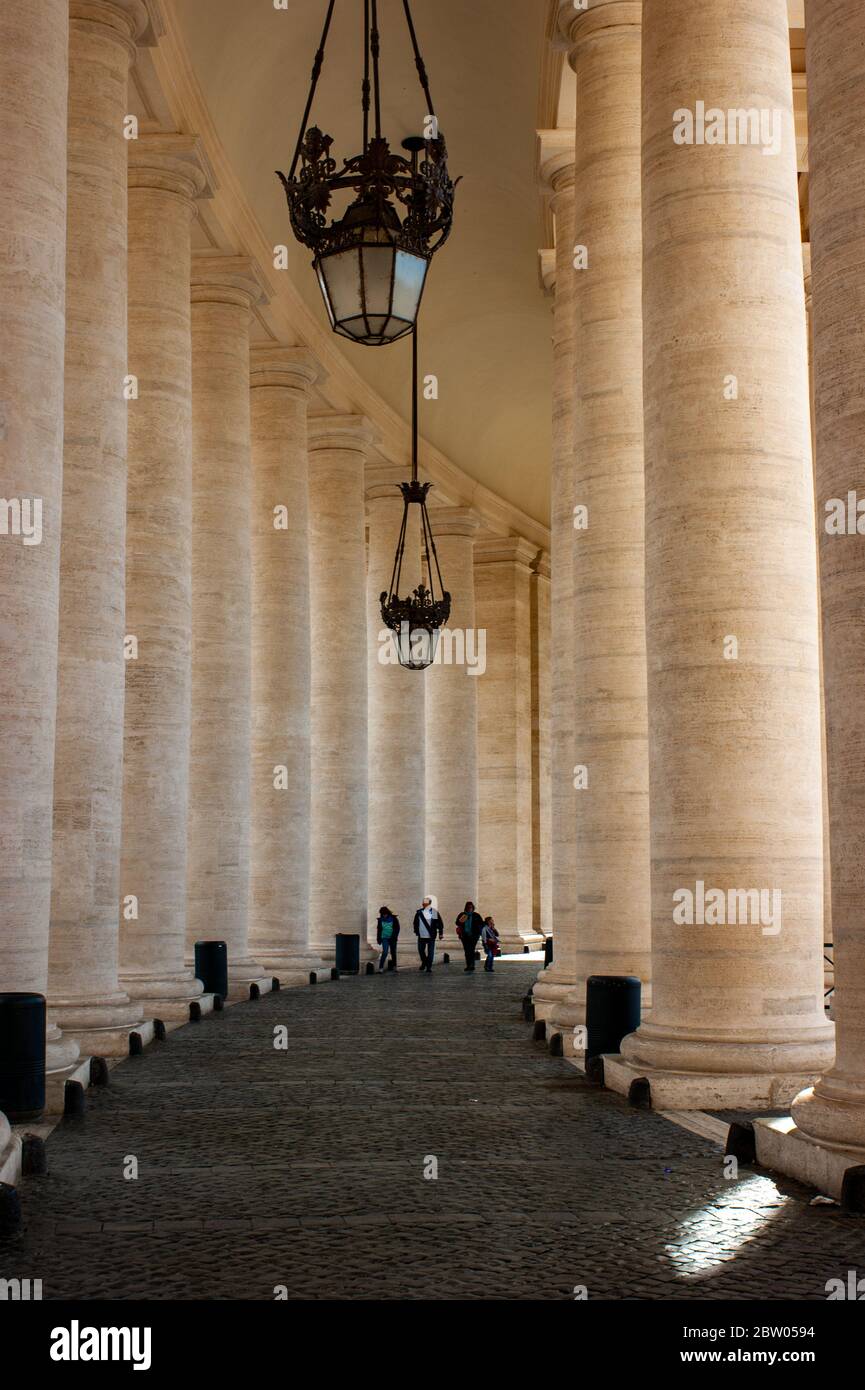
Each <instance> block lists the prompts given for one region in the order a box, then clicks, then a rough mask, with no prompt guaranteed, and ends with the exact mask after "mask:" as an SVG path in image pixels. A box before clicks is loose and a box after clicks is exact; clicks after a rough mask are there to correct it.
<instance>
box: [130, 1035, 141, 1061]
mask: <svg viewBox="0 0 865 1390" xmlns="http://www.w3.org/2000/svg"><path fill="white" fill-rule="evenodd" d="M143 1052H144V1039H143V1038H142V1036H141V1034H140V1033H130V1034H129V1055H130V1057H140V1056H141V1055H142V1053H143Z"/></svg>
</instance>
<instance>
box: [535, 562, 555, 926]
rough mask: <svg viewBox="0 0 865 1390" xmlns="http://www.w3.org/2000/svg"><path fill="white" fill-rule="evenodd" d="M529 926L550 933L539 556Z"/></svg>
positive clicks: (546, 578) (546, 629)
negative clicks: (531, 913)
mask: <svg viewBox="0 0 865 1390" xmlns="http://www.w3.org/2000/svg"><path fill="white" fill-rule="evenodd" d="M531 600H532V911H533V918H532V926H533V928H534V930H535V932H536V933H538V935H540V936H544V937H546V936H549V935H550V934H551V932H552V891H551V890H552V877H551V863H552V860H551V850H552V845H551V829H552V807H551V804H550V802H551V797H550V793H551V788H550V694H551V690H550V570H549V560H548V557H547V556H546V555H541V556H540V558H539V560H538V563H537V565H536V566H535V570H534V573H533V575H532V587H531Z"/></svg>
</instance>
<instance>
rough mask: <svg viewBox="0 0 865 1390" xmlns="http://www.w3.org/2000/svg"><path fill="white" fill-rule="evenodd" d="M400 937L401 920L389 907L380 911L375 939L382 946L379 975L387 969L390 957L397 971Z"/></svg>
mask: <svg viewBox="0 0 865 1390" xmlns="http://www.w3.org/2000/svg"><path fill="white" fill-rule="evenodd" d="M398 936H399V918H398V917H396V916H394V914H393V913H392V912H391V910H390V908H389V907H382V908H380V909H379V914H378V922H377V923H376V929H375V939H376V941H377V942H378V944H379V946H381V957H380V959H379V963H378V973H379V975H380V974H381V973H382V971H383V970H384V968H385V965H386V963H387V958H388V955H390V958H391V960H392V961H393V968H394V970H396V968H397V965H396V943H397V937H398Z"/></svg>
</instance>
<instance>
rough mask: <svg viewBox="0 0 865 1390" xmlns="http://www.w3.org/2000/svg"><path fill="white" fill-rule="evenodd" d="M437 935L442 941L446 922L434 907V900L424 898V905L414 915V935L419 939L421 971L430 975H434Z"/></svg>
mask: <svg viewBox="0 0 865 1390" xmlns="http://www.w3.org/2000/svg"><path fill="white" fill-rule="evenodd" d="M436 933H438V939H439V941H441V939H442V937H443V936H444V933H445V928H444V922H443V921H442V919H441V916H440V914H439V911H438V908H436V907H433V905H432V899H431V898H424V900H423V905H422V906H421V907H419V908H418V910H417V912H416V913H415V915H414V934H415V936H416V937H417V949H418V955H419V956H420V969H421V970H423V971H426V973H427V974H428V975H431V974H432V968H433V959H434V957H435V951H436Z"/></svg>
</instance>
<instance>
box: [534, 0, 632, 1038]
mask: <svg viewBox="0 0 865 1390" xmlns="http://www.w3.org/2000/svg"><path fill="white" fill-rule="evenodd" d="M562 21H563V28H564V32H565V35H566V37H567V40H568V43H569V46H570V54H569V56H570V62H571V65H572V67H573V68H574V71H575V73H576V79H577V112H576V143H575V159H576V164H575V175H574V177H575V190H576V191H575V205H574V237H573V245H574V247H576V248H585V255H584V260H583V261H581V256H582V255H583V253H582V252H581V251H577V252H575V256H574V259H575V260H576V261H577V262H579V263H580V268H578V269H574V270H573V273H572V283H573V295H574V339H575V350H574V372H575V375H574V396H573V425H574V451H575V459H574V490H573V503H574V507H575V508H576V510H575V512H574V515H573V518H572V526H571V544H572V552H573V604H572V617H573V623H574V632H573V639H572V640H573V651H574V657H573V663H574V664H573V701H574V704H573V715H572V718H573V721H574V750H573V751H574V759H573V765H572V768H571V806H572V815H573V816H574V818H575V831H574V875H575V879H576V896H575V939H576V960H575V966H576V969H575V987H574V991H573V993H572V994H569V995H568V996H567V998H566V999H565V1000H560V1001H557V1003H556V1005H555V1006H554V1008H553V1010H552V1011H551V1014H550V1016H549V1018H548V1020H547V1031H548V1033H549V1032H553V1033H554V1032H556V1031H557V1030H558V1029H561V1032H562V1035H563V1040H564V1042H565V1045H566V1049H567V1050H570V1045H571V1040H572V1038H573V1029H574V1026H575V1025H579V1024H582V1023H583V1022H584V1021H585V993H586V980H587V978H588V976H590V975H595V974H606V975H638V976H639V977H640V979H641V980H642V982H643V1004H644V1007H648V1006H649V1004H650V1002H651V999H650V992H649V986H650V979H651V931H650V916H649V912H650V909H649V763H648V715H647V708H646V649H645V611H644V604H645V544H644V534H643V524H644V487H643V391H642V387H643V382H642V372H643V334H642V304H641V291H642V265H641V248H642V236H641V218H640V4H639V2H638V0H603V2H602V3H595V4H593V5H592V6H591V8H590V9H588V10H584V11H577V10H575V9H574V7H573V6H570V7H569V8H565V9H564V10H563V11H562Z"/></svg>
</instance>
